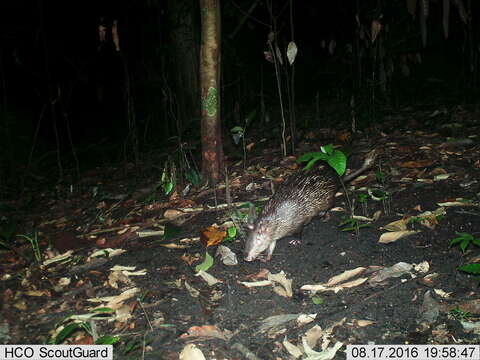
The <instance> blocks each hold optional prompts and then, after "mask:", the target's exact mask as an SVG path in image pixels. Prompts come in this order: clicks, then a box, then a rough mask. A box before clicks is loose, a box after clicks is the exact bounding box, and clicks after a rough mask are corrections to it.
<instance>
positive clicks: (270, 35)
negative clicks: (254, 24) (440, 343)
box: [267, 31, 275, 44]
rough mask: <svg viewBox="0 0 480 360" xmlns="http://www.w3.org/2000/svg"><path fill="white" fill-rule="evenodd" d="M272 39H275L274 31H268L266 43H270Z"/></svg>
mask: <svg viewBox="0 0 480 360" xmlns="http://www.w3.org/2000/svg"><path fill="white" fill-rule="evenodd" d="M273 40H275V33H274V32H273V31H270V32H269V33H268V38H267V44H271V43H272V42H273Z"/></svg>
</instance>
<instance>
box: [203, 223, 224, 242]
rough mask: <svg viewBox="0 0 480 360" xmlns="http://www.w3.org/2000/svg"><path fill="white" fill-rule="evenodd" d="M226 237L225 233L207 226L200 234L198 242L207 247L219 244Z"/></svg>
mask: <svg viewBox="0 0 480 360" xmlns="http://www.w3.org/2000/svg"><path fill="white" fill-rule="evenodd" d="M226 237H227V232H226V231H223V230H220V229H218V228H217V227H215V226H209V227H207V228H206V229H203V230H202V231H201V232H200V240H201V242H202V243H203V244H204V245H206V246H207V247H209V246H213V245H217V244H220V243H221V242H222V241H223V239H225V238H226Z"/></svg>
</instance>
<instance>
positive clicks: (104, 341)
mask: <svg viewBox="0 0 480 360" xmlns="http://www.w3.org/2000/svg"><path fill="white" fill-rule="evenodd" d="M120 340H121V338H120V337H119V336H110V335H105V336H102V337H99V338H98V339H97V341H95V345H113V344H115V343H117V342H119V341H120Z"/></svg>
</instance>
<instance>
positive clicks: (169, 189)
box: [163, 181, 173, 195]
mask: <svg viewBox="0 0 480 360" xmlns="http://www.w3.org/2000/svg"><path fill="white" fill-rule="evenodd" d="M172 190H173V182H171V181H169V182H166V183H165V184H163V191H164V193H165V195H168V194H170V193H171V192H172Z"/></svg>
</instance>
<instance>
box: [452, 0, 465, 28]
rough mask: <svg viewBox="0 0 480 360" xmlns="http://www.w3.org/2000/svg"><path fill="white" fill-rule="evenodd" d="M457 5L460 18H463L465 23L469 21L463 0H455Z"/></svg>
mask: <svg viewBox="0 0 480 360" xmlns="http://www.w3.org/2000/svg"><path fill="white" fill-rule="evenodd" d="M453 2H454V3H455V5H456V6H457V8H458V14H459V15H460V18H461V19H462V21H463V23H464V24H467V23H468V15H467V11H466V10H465V5H463V0H453Z"/></svg>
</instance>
